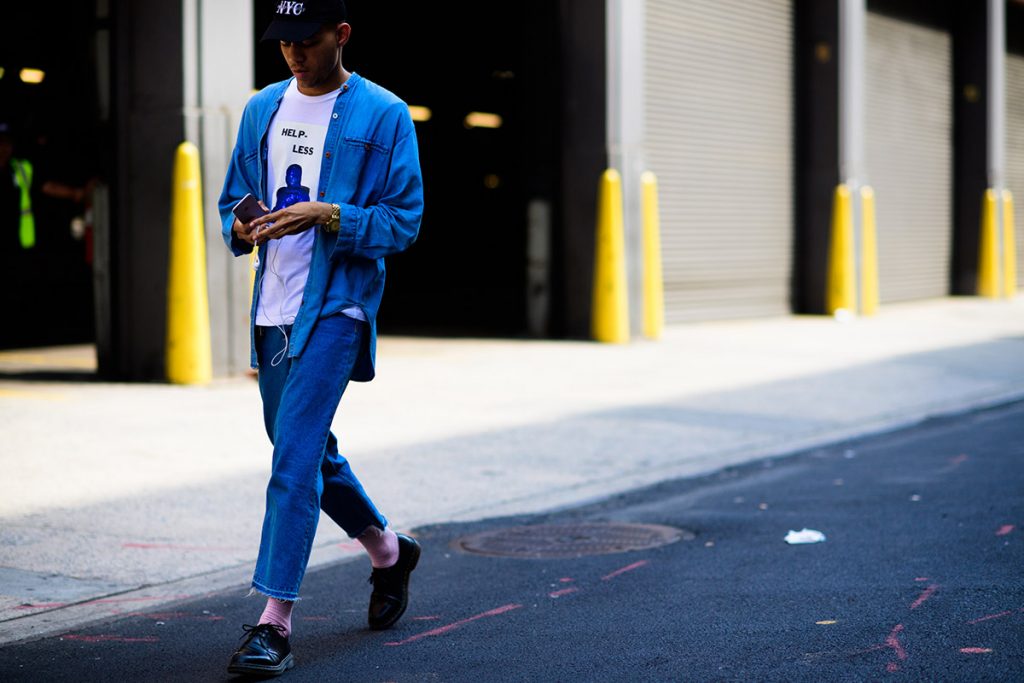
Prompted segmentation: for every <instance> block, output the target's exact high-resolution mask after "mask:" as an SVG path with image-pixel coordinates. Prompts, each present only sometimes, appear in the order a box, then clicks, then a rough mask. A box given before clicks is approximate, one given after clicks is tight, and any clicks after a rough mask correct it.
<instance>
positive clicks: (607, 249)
mask: <svg viewBox="0 0 1024 683" xmlns="http://www.w3.org/2000/svg"><path fill="white" fill-rule="evenodd" d="M623 232H624V230H623V225H622V179H621V178H620V177H619V173H618V171H616V170H614V169H608V170H607V171H605V172H604V173H603V174H602V175H601V186H600V189H599V192H598V204H597V243H596V244H595V249H594V252H595V254H594V299H593V308H592V315H591V328H590V329H591V335H592V336H593V338H594V339H595V340H597V341H600V342H607V343H611V344H625V343H626V342H628V341H629V302H628V301H627V298H626V238H625V235H624V234H623Z"/></svg>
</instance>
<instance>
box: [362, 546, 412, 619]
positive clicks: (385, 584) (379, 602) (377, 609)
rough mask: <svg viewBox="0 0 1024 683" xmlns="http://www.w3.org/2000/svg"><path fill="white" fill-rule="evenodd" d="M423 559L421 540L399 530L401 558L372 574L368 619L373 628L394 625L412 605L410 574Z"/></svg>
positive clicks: (399, 553) (399, 555)
mask: <svg viewBox="0 0 1024 683" xmlns="http://www.w3.org/2000/svg"><path fill="white" fill-rule="evenodd" d="M419 561H420V544H419V543H417V542H416V541H415V540H413V539H411V538H409V537H408V536H406V535H404V534H398V562H395V564H394V565H393V566H391V567H387V568H385V569H374V570H373V573H372V574H371V575H370V583H372V584H373V593H372V594H371V595H370V609H369V613H368V615H367V616H368V619H367V621H369V623H370V628H371V629H373V630H374V631H383V630H384V629H386V628H391V627H392V626H393V625H394V623H395V622H396V621H398V620H399V618H401V616H402V615H403V614H405V608H406V607H408V606H409V575H410V574H412V570H413V569H415V568H416V563H417V562H419Z"/></svg>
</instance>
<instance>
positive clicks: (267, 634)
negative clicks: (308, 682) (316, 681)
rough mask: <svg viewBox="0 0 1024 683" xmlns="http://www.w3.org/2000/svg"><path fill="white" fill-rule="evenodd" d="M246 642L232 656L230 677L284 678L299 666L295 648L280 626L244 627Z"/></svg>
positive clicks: (229, 670)
mask: <svg viewBox="0 0 1024 683" xmlns="http://www.w3.org/2000/svg"><path fill="white" fill-rule="evenodd" d="M242 629H243V630H244V631H245V632H246V636H245V642H244V643H242V646H241V647H240V648H238V649H237V650H236V651H235V654H233V655H231V663H230V664H228V673H231V674H248V675H250V676H280V675H281V674H283V673H284V672H285V671H287V670H288V669H290V668H292V667H293V666H295V659H294V658H292V648H291V645H289V644H288V639H287V638H286V637H285V636H284V635H283V634H282V633H281V631H282V630H283V629H282V628H281V627H280V626H275V625H274V624H260V625H259V626H250V625H249V624H246V625H245V626H243V627H242Z"/></svg>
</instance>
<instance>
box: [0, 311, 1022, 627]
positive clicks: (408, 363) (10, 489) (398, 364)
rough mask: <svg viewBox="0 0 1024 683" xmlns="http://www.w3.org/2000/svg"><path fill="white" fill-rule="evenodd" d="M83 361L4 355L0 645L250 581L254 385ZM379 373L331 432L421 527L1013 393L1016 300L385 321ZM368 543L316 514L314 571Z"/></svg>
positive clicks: (1018, 329)
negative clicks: (858, 308)
mask: <svg viewBox="0 0 1024 683" xmlns="http://www.w3.org/2000/svg"><path fill="white" fill-rule="evenodd" d="M93 362H94V361H93V359H92V357H91V349H88V348H72V349H58V350H44V351H27V352H0V467H2V471H3V472H4V473H5V476H4V477H3V478H2V479H0V644H3V643H8V642H13V641H15V640H20V639H23V638H30V637H36V636H39V635H44V634H47V633H53V632H60V631H66V630H69V629H72V628H75V627H76V626H79V625H81V624H84V623H86V622H88V621H92V620H96V619H101V618H106V617H109V616H110V615H112V614H119V613H127V612H133V611H138V610H140V609H144V610H151V609H153V608H154V607H155V606H156V605H160V604H164V603H168V602H173V601H175V600H180V599H185V598H188V597H191V596H196V595H202V594H206V593H208V592H213V591H216V590H220V589H224V588H229V587H235V588H237V589H238V590H239V591H243V592H244V591H246V590H247V589H248V580H249V578H250V575H251V571H252V565H253V562H254V558H255V553H256V549H257V546H258V543H259V530H260V524H261V521H262V514H263V495H264V487H265V484H266V477H267V473H268V463H269V459H270V447H269V444H268V442H267V439H266V435H265V434H264V433H263V429H262V423H261V417H260V403H259V396H258V392H257V389H256V386H255V382H253V381H252V380H251V379H238V380H230V381H218V382H216V383H214V384H212V385H211V386H208V387H203V388H182V387H173V386H165V385H126V384H102V383H97V382H95V381H91V380H90V379H89V378H88V374H86V373H87V372H88V370H89V368H90V367H91V366H92V364H93ZM378 367H379V375H378V378H377V379H376V380H375V381H374V382H372V383H370V384H365V385H364V384H353V385H351V386H350V388H349V390H348V392H346V395H345V398H344V400H343V402H342V407H341V410H340V411H339V414H338V417H337V418H336V420H335V427H336V430H337V432H338V433H339V435H340V438H341V441H342V449H343V452H344V453H345V454H346V455H347V456H348V457H349V459H350V460H351V462H352V463H353V467H354V469H355V470H356V472H357V473H358V474H359V476H360V477H361V479H362V480H363V483H364V484H365V485H366V488H367V489H368V491H369V492H370V494H371V496H373V497H374V499H375V501H376V502H377V503H378V505H379V506H380V507H381V509H382V510H383V511H384V512H385V514H387V515H388V516H389V518H390V520H391V522H392V525H393V526H395V527H396V528H399V529H411V528H414V527H416V526H419V525H423V524H428V523H441V522H448V521H456V520H472V519H479V518H484V517H491V516H497V515H505V514H514V513H525V512H534V511H540V510H545V509H553V508H557V507H562V506H567V505H573V504H577V503H580V502H583V501H586V500H590V499H593V498H596V497H603V496H607V495H610V494H614V493H616V492H620V491H624V490H628V489H631V488H635V487H638V486H642V485H645V484H650V483H653V482H656V481H661V480H664V479H668V478H673V477H680V476H690V475H695V474H698V473H703V472H708V471H710V470H715V469H719V468H722V467H724V466H727V465H730V464H735V463H738V462H742V461H747V460H751V459H754V458H760V457H766V456H771V455H777V454H784V453H788V452H791V451H794V450H799V449H805V448H810V447H814V446H815V445H818V444H825V443H829V442H834V441H837V440H842V439H845V438H849V437H853V436H859V435H863V434H866V433H870V432H877V431H882V430H887V429H892V428H896V427H899V426H903V425H907V424H912V423H914V422H916V421H919V420H921V419H924V418H926V417H930V416H936V415H942V414H949V413H956V412H960V411H964V410H968V409H971V408H976V407H981V406H986V405H993V404H997V403H1001V402H1005V401H1009V400H1014V399H1018V398H1022V397H1024V298H1018V299H1016V300H1015V301H1012V302H990V301H983V300H978V299H943V300H937V301H931V302H924V303H915V304H904V305H891V306H887V307H886V308H885V309H884V310H883V313H882V314H881V315H879V316H878V317H876V318H873V319H862V320H854V321H851V322H847V323H838V322H836V321H833V320H831V319H827V318H815V317H788V318H780V319H769V320H756V321H740V322H723V323H704V324H695V325H686V326H678V327H674V328H671V329H669V330H668V332H667V334H666V337H665V339H664V340H663V341H661V342H658V343H651V342H635V343H633V344H630V345H628V346H621V347H617V346H603V345H598V344H591V343H585V342H558V341H542V342H534V341H494V340H437V339H411V338H395V337H385V338H383V339H382V340H381V344H380V350H379V358H378ZM359 554H360V553H359V552H358V547H357V546H354V544H352V543H351V542H349V541H348V540H347V539H345V538H344V537H343V535H342V534H341V533H340V532H339V530H338V529H337V528H336V527H334V525H333V523H331V522H330V520H328V519H326V518H324V519H323V520H322V521H321V526H320V530H319V532H318V535H317V540H316V547H315V549H314V553H313V559H312V565H311V566H316V565H322V564H325V563H329V562H333V561H337V560H339V559H342V558H346V557H354V556H356V555H359ZM359 561H361V562H365V561H366V560H365V559H359ZM367 568H369V563H368V562H367ZM253 609H254V614H255V610H258V609H259V605H257V604H256V603H255V602H254V604H253Z"/></svg>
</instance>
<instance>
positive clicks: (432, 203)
mask: <svg viewBox="0 0 1024 683" xmlns="http://www.w3.org/2000/svg"><path fill="white" fill-rule="evenodd" d="M347 5H348V8H349V12H350V17H349V19H350V23H351V24H352V26H353V33H352V39H351V41H350V43H349V44H348V46H346V48H345V51H344V63H345V65H346V67H347V68H349V69H350V70H354V71H357V72H359V73H360V74H362V75H363V76H365V77H368V78H370V79H372V80H374V81H376V82H378V83H380V84H381V85H383V86H384V87H386V88H388V89H390V90H392V91H394V92H395V93H396V94H397V95H398V96H399V97H401V98H402V99H404V100H405V101H406V102H408V103H409V104H412V105H419V106H426V107H429V108H430V109H431V111H432V114H433V116H432V118H431V120H430V121H427V122H422V123H418V124H417V137H418V140H419V145H420V160H421V165H422V168H423V174H424V191H425V201H426V205H425V210H424V218H423V225H422V228H421V232H420V238H419V240H418V241H417V243H416V244H415V245H413V247H412V248H410V249H409V250H408V251H407V252H406V253H403V254H398V255H396V256H394V257H391V258H389V259H388V262H387V268H388V283H387V290H386V293H385V296H384V302H383V305H382V307H381V313H380V325H381V329H382V331H384V332H411V333H415V332H423V333H440V334H448V335H453V334H472V335H504V336H507V335H512V336H518V335H521V334H525V333H526V305H527V297H526V270H527V253H526V251H527V227H528V223H527V215H528V214H527V207H528V204H529V202H530V201H531V200H541V201H544V202H547V203H548V204H549V205H550V206H551V208H552V223H553V225H552V237H551V245H550V246H551V253H552V260H551V264H550V268H551V273H550V277H551V290H552V291H551V306H550V310H551V313H550V316H551V324H550V325H549V328H550V329H551V331H552V333H553V334H556V335H571V336H587V334H588V331H589V316H590V298H591V295H590V282H591V277H592V274H591V270H592V268H593V239H594V229H595V226H594V219H595V211H596V193H597V182H598V178H599V176H600V174H601V172H602V171H603V170H604V168H605V166H606V164H607V156H606V153H605V137H606V133H605V128H606V122H605V108H606V103H605V20H604V15H605V8H604V2H603V0H561V1H560V2H551V1H550V0H526V1H525V2H522V3H518V4H516V5H501V4H495V3H473V4H468V3H439V4H433V5H426V4H418V5H417V4H409V5H403V6H402V11H401V12H400V13H397V14H396V13H395V10H394V7H393V6H392V5H389V4H386V3H379V2H372V1H371V0H350V1H349V2H348V3H347ZM254 8H255V10H256V14H255V20H256V21H255V27H254V39H258V38H259V36H261V35H262V33H263V30H264V27H265V26H266V24H267V23H268V22H269V21H270V20H271V18H272V12H273V3H266V2H262V1H261V0H254ZM288 76H289V73H288V71H287V69H286V68H284V66H283V62H282V59H281V56H280V52H279V48H278V46H277V45H275V44H262V45H259V46H258V47H257V53H256V83H255V85H256V86H257V87H261V86H264V85H266V84H268V83H271V82H273V81H276V80H280V79H283V78H287V77H288ZM470 111H487V112H494V113H498V114H500V115H501V116H502V118H503V120H504V123H503V125H502V127H501V128H500V129H498V130H484V129H473V130H469V129H467V128H466V127H465V126H464V125H463V119H464V117H465V115H466V114H467V113H468V112H470ZM489 177H490V179H491V180H492V181H493V180H494V179H497V183H496V184H495V183H493V182H492V183H491V185H490V186H488V183H487V182H485V181H486V180H487V179H488V178H489Z"/></svg>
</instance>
